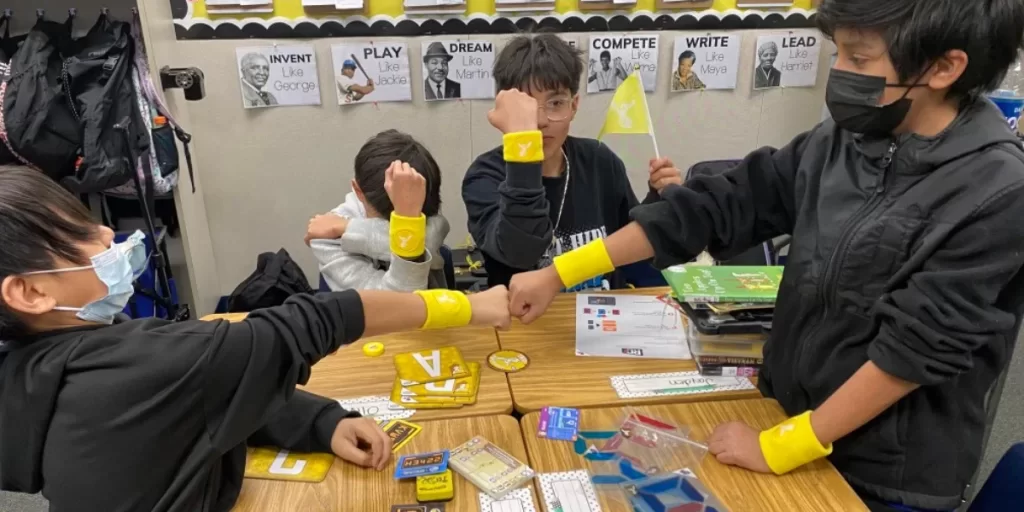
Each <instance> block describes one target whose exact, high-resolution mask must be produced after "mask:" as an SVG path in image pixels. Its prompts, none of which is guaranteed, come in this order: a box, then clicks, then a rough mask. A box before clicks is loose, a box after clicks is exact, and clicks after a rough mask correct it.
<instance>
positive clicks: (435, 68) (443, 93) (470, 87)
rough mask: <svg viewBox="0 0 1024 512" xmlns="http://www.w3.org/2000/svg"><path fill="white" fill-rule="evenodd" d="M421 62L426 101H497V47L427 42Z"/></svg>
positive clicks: (470, 43)
mask: <svg viewBox="0 0 1024 512" xmlns="http://www.w3.org/2000/svg"><path fill="white" fill-rule="evenodd" d="M422 59H423V96H424V97H425V98H426V99H427V101H434V100H453V99H459V98H465V99H481V98H493V97H494V80H493V79H492V78H491V67H492V66H493V65H494V43H492V42H490V41H452V40H448V41H424V42H423V54H422Z"/></svg>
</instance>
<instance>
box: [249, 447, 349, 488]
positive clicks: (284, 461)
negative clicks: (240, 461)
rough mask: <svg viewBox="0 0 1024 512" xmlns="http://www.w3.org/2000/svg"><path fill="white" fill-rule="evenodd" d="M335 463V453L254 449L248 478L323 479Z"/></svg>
mask: <svg viewBox="0 0 1024 512" xmlns="http://www.w3.org/2000/svg"><path fill="white" fill-rule="evenodd" d="M332 464H334V454H331V453H292V452H289V451H288V450H278V449H276V448H251V449H250V451H249V454H248V457H247V458H246V460H245V477H246V478H258V479H260V480H286V481H289V482H311V483H318V482H323V481H324V479H325V478H327V472H328V471H330V470H331V465H332Z"/></svg>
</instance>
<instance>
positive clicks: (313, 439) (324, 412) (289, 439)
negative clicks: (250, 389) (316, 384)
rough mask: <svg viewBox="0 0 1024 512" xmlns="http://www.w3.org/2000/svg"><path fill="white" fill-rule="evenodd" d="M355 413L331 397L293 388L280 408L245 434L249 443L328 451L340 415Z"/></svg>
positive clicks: (340, 418) (297, 450)
mask: <svg viewBox="0 0 1024 512" xmlns="http://www.w3.org/2000/svg"><path fill="white" fill-rule="evenodd" d="M357 416H359V414H358V413H355V412H352V411H346V410H344V409H342V408H341V406H340V405H338V402H337V401H336V400H331V399H328V398H324V397H321V396H317V395H314V394H312V393H308V392H306V391H302V390H296V391H295V394H294V395H292V396H291V398H290V399H289V400H288V402H286V403H285V405H284V407H283V408H282V409H280V410H278V411H277V412H275V413H274V414H273V415H271V416H270V418H269V419H268V420H267V423H266V424H265V425H263V427H261V428H260V429H259V430H257V431H256V432H255V433H253V435H252V436H250V437H249V439H248V441H247V444H249V445H250V446H274V447H277V448H283V449H285V450H291V451H296V452H305V453H309V452H322V453H330V451H331V435H332V434H333V433H334V430H335V428H337V426H338V422H340V421H341V420H342V419H344V418H351V417H357Z"/></svg>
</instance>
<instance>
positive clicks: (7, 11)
mask: <svg viewBox="0 0 1024 512" xmlns="http://www.w3.org/2000/svg"><path fill="white" fill-rule="evenodd" d="M12 16H14V11H13V10H11V9H4V18H10V17H12Z"/></svg>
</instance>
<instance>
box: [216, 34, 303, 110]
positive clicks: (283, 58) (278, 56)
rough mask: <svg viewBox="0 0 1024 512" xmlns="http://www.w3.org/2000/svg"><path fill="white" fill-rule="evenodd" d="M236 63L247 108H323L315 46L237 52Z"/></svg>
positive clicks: (251, 48) (259, 48)
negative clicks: (318, 106) (313, 106)
mask: <svg viewBox="0 0 1024 512" xmlns="http://www.w3.org/2000/svg"><path fill="white" fill-rule="evenodd" d="M235 59H236V65H237V67H238V83H239V86H240V87H241V90H242V105H243V106H244V107H245V108H247V109H248V108H265V107H276V106H279V105H319V104H320V85H319V83H320V80H319V75H318V74H317V69H316V52H314V51H313V47H312V46H310V45H290V46H284V45H275V46H253V47H242V48H236V49H235Z"/></svg>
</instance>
